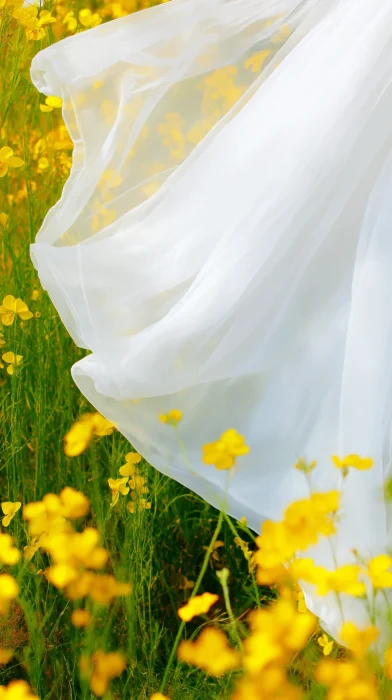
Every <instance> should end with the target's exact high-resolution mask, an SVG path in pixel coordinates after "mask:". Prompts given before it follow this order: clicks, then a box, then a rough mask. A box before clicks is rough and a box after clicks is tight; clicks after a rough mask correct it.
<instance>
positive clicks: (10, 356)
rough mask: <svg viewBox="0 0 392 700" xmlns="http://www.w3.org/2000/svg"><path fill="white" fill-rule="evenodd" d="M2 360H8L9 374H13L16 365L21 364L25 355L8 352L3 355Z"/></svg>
mask: <svg viewBox="0 0 392 700" xmlns="http://www.w3.org/2000/svg"><path fill="white" fill-rule="evenodd" d="M2 360H3V362H6V363H7V364H8V367H7V372H8V374H11V375H12V374H14V371H15V367H18V365H20V364H21V362H22V360H23V356H22V355H15V353H13V352H6V353H4V355H3V356H2Z"/></svg>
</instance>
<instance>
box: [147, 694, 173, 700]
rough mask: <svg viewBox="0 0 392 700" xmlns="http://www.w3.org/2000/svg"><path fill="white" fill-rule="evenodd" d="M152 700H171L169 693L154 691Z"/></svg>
mask: <svg viewBox="0 0 392 700" xmlns="http://www.w3.org/2000/svg"><path fill="white" fill-rule="evenodd" d="M150 700H169V698H168V697H167V695H163V694H162V693H153V694H152V695H151V697H150Z"/></svg>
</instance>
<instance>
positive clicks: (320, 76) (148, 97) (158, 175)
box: [31, 0, 392, 634]
mask: <svg viewBox="0 0 392 700" xmlns="http://www.w3.org/2000/svg"><path fill="white" fill-rule="evenodd" d="M391 27H392V5H391V4H390V3H388V2H385V0H307V1H306V0H304V1H303V2H299V1H298V0H172V1H171V2H169V3H167V4H164V5H161V6H159V7H155V8H153V9H150V10H145V11H142V12H140V13H138V14H135V15H131V16H129V17H124V18H121V19H119V20H116V21H113V22H110V23H108V24H104V25H101V26H99V27H97V28H96V29H93V30H91V31H88V32H85V33H82V34H79V35H76V36H73V37H70V38H68V39H65V40H63V41H61V42H60V43H58V44H56V45H54V46H51V47H50V48H48V49H45V50H44V51H42V52H41V53H39V54H38V55H37V56H36V57H35V58H34V60H33V64H32V80H33V82H34V84H35V85H36V87H37V88H38V90H40V91H41V92H43V93H44V94H55V95H61V96H62V98H63V102H64V109H63V112H64V119H65V121H66V123H67V126H68V128H69V130H70V133H71V136H72V138H73V141H74V144H75V150H74V158H73V167H72V171H71V175H70V178H69V180H68V182H67V183H66V185H65V187H64V191H63V194H62V197H61V199H60V201H59V202H58V203H57V204H56V206H55V207H53V209H52V210H51V211H50V212H49V213H48V215H47V217H46V219H45V221H44V223H43V226H42V228H41V230H40V231H39V233H38V235H37V240H36V243H35V244H34V245H33V246H32V249H31V252H32V258H33V261H34V264H35V266H36V267H37V270H38V272H39V275H40V278H41V281H42V284H43V286H44V288H45V289H47V290H48V292H49V294H50V296H51V298H52V300H53V302H54V304H55V305H56V307H57V309H58V311H59V313H60V315H61V317H62V319H63V321H64V324H65V325H66V327H67V329H68V330H69V332H70V334H71V335H72V337H73V338H74V340H75V342H76V343H77V344H78V345H79V346H81V347H84V348H88V349H90V350H91V351H92V354H89V355H88V356H87V357H86V358H84V359H83V360H82V361H80V362H78V363H77V364H76V365H75V366H74V367H73V368H72V374H73V377H74V380H75V382H76V383H77V385H78V386H79V387H80V389H81V391H82V392H83V393H84V394H85V395H86V396H87V398H88V399H89V400H90V401H91V403H92V404H93V405H94V406H95V407H96V408H97V409H98V410H99V411H101V412H102V413H103V414H104V415H105V416H106V417H107V418H109V419H110V420H113V421H115V422H116V423H117V425H118V428H119V430H120V431H121V432H122V433H123V434H124V435H125V436H126V437H127V438H128V439H129V440H130V441H131V443H132V444H133V445H134V446H135V448H136V449H137V450H138V451H139V452H140V453H141V454H142V455H143V456H144V457H146V459H148V460H149V461H150V462H151V464H152V465H154V466H155V467H156V468H158V469H160V470H161V471H162V472H164V473H165V474H168V475H169V476H171V477H173V478H174V479H176V480H178V481H179V482H181V483H182V484H185V485H186V486H188V487H189V488H191V489H193V490H194V491H196V492H197V493H199V494H201V495H202V496H203V497H204V498H205V499H207V500H208V501H210V502H211V503H213V504H214V505H217V506H219V505H220V504H221V503H222V500H223V493H224V491H225V488H226V479H227V474H226V473H224V472H218V471H216V470H215V469H214V468H213V467H209V466H206V465H205V464H203V463H202V460H201V447H202V445H203V444H204V443H207V442H211V441H213V440H215V439H217V438H218V437H219V436H220V435H221V433H222V432H224V431H225V430H226V429H227V428H231V427H232V428H236V429H237V430H238V431H239V432H240V433H242V434H243V435H244V436H245V437H246V441H247V444H248V445H250V448H251V450H250V453H249V455H247V456H244V457H241V459H240V460H239V461H238V466H237V468H236V470H235V473H234V474H233V475H232V476H231V477H230V479H229V482H228V510H229V512H230V513H231V514H232V515H234V516H235V517H237V518H241V517H242V516H246V517H247V518H248V521H249V524H250V526H251V527H253V528H254V529H255V530H259V528H260V523H261V521H262V519H263V518H266V517H267V518H279V517H280V516H281V514H282V511H283V509H284V507H285V506H286V505H287V504H288V503H289V502H290V501H292V500H293V499H295V498H299V497H302V496H305V495H306V494H307V486H306V483H305V480H304V478H303V475H301V474H300V473H298V472H297V471H296V470H295V469H293V463H294V462H295V461H296V459H297V458H298V457H300V456H303V457H306V458H308V459H310V460H313V459H316V460H317V461H318V467H317V469H316V471H315V473H314V486H315V488H316V489H320V490H321V489H328V488H331V487H332V488H333V487H336V486H337V485H338V479H339V474H338V471H337V470H336V469H335V468H334V467H333V465H332V463H331V459H330V456H331V454H333V453H338V454H341V455H343V454H346V453H350V452H356V453H359V454H363V455H364V456H371V457H373V458H374V460H375V467H374V468H373V470H371V471H369V472H366V473H350V476H349V478H348V479H347V482H346V484H345V486H344V502H343V518H342V522H341V524H340V527H339V534H338V537H337V542H336V547H337V560H338V563H339V564H342V563H346V562H347V561H350V560H351V559H350V557H351V556H352V555H351V554H350V553H351V550H352V548H353V547H354V546H355V547H358V548H359V549H361V552H362V554H363V555H364V556H367V555H370V554H378V553H380V552H381V551H384V550H385V548H386V547H387V545H388V542H389V535H388V528H387V514H386V508H385V504H384V499H383V491H382V485H383V481H384V478H385V476H386V475H387V474H388V473H389V470H390V464H391V437H392V436H391V419H392V371H391V370H392V361H391V359H392V357H391V356H392V235H391V231H392V196H391V195H392V122H391V113H392V88H391V76H392V31H391ZM171 408H178V409H181V410H182V411H183V420H182V422H181V425H180V429H181V436H182V440H183V442H184V444H185V445H186V448H187V452H188V455H189V459H190V462H191V464H192V469H190V468H189V467H188V466H187V464H186V463H185V460H184V456H183V454H182V452H181V449H180V448H179V445H178V441H177V438H176V435H175V432H174V431H173V430H172V429H171V428H170V427H168V426H165V425H163V424H162V423H160V421H159V420H158V415H159V414H160V413H162V412H166V411H167V410H169V409H171ZM315 556H316V558H318V559H319V560H320V561H321V562H322V563H323V564H324V565H326V566H331V567H333V563H332V561H331V554H330V551H329V549H328V548H327V547H324V545H323V546H320V547H318V548H316V552H315ZM346 602H347V606H348V605H349V602H348V601H346ZM309 605H310V606H311V607H312V608H313V609H314V610H315V611H316V612H317V613H318V614H319V615H320V616H321V618H322V620H323V622H324V624H325V626H326V628H327V629H328V630H329V631H331V632H332V633H334V634H336V631H337V629H338V627H339V625H340V616H339V611H338V609H337V607H336V605H335V604H334V601H333V600H329V599H317V598H313V599H310V598H309ZM350 605H351V603H350ZM361 606H362V604H358V606H357V609H354V608H351V607H349V608H347V609H348V613H349V615H348V616H351V617H352V616H353V615H354V616H356V619H359V617H360V616H361V609H362V608H361Z"/></svg>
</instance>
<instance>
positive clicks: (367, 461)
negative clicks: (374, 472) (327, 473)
mask: <svg viewBox="0 0 392 700" xmlns="http://www.w3.org/2000/svg"><path fill="white" fill-rule="evenodd" d="M332 461H333V463H334V465H335V467H337V468H338V469H342V470H343V472H344V473H347V470H348V469H349V468H350V467H353V468H354V469H358V470H359V471H366V470H367V469H371V468H372V466H373V460H372V459H371V457H359V456H358V455H346V457H343V458H340V457H338V456H337V455H333V456H332Z"/></svg>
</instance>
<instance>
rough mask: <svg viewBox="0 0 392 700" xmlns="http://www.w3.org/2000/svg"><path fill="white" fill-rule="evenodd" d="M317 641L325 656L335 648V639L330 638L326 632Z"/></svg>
mask: <svg viewBox="0 0 392 700" xmlns="http://www.w3.org/2000/svg"><path fill="white" fill-rule="evenodd" d="M317 643H318V645H319V646H320V647H321V648H322V650H323V654H324V656H329V655H330V653H331V651H332V649H333V639H328V637H327V635H326V634H322V635H321V637H319V638H318V639H317Z"/></svg>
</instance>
